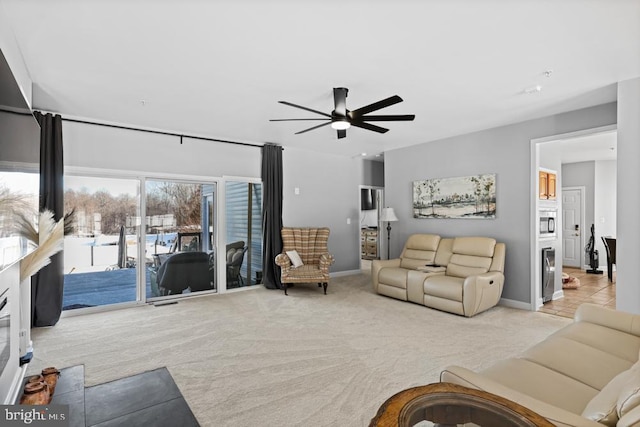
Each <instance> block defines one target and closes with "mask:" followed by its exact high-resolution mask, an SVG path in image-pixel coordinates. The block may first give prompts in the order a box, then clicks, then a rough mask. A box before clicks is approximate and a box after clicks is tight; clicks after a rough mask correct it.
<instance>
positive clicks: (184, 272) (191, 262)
mask: <svg viewBox="0 0 640 427" xmlns="http://www.w3.org/2000/svg"><path fill="white" fill-rule="evenodd" d="M157 281H158V290H159V293H160V295H163V296H164V295H175V294H181V293H182V292H184V290H185V289H187V288H189V289H190V290H191V292H197V291H205V290H211V289H213V286H212V281H211V277H210V275H209V255H208V254H207V253H206V252H181V253H177V254H175V255H172V256H171V257H170V258H169V259H167V260H166V261H165V262H164V263H163V264H162V265H161V266H160V268H159V269H158V273H157Z"/></svg>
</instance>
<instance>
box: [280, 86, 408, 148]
mask: <svg viewBox="0 0 640 427" xmlns="http://www.w3.org/2000/svg"><path fill="white" fill-rule="evenodd" d="M347 93H349V89H347V88H344V87H336V88H333V101H334V105H335V108H334V110H333V111H332V112H331V114H327V113H323V112H322V111H318V110H314V109H312V108H307V107H303V106H302V105H296V104H292V103H291V102H287V101H278V102H279V103H280V104H284V105H288V106H290V107H295V108H300V109H302V110H306V111H310V112H312V113H316V114H320V115H321V116H324V117H325V118H312V119H271V120H269V121H271V122H287V121H298V120H323V121H325V122H326V123H322V124H319V125H317V126H313V127H310V128H308V129H305V130H301V131H300V132H296V135H299V134H301V133H305V132H309V131H311V130H314V129H318V128H321V127H322V126H326V125H329V124H330V125H331V127H332V128H334V129H335V130H336V131H337V132H338V139H340V138H344V137H346V136H347V129H349V127H350V126H355V127H359V128H362V129H367V130H370V131H373V132H378V133H386V132H388V131H389V129H386V128H383V127H380V126H376V125H373V124H371V123H369V122H392V121H411V120H413V119H414V118H415V117H416V116H415V115H413V114H402V115H399V114H394V115H368V114H369V113H372V112H374V111H377V110H380V109H382V108H385V107H389V106H391V105H394V104H397V103H399V102H402V98H400V97H399V96H398V95H393V96H390V97H389V98H386V99H383V100H381V101H378V102H374V103H373V104H369V105H366V106H364V107H361V108H358V109H357V110H352V111H349V110H347V102H346V101H347Z"/></svg>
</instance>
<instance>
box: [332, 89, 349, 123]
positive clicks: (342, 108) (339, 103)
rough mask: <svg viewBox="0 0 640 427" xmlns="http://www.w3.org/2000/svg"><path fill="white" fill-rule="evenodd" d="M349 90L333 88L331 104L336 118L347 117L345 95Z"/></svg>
mask: <svg viewBox="0 0 640 427" xmlns="http://www.w3.org/2000/svg"><path fill="white" fill-rule="evenodd" d="M348 93H349V89H347V88H344V87H334V88H333V102H334V104H335V109H334V111H335V113H336V115H337V116H341V117H346V115H347V94H348Z"/></svg>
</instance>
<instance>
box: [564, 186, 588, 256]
mask: <svg viewBox="0 0 640 427" xmlns="http://www.w3.org/2000/svg"><path fill="white" fill-rule="evenodd" d="M583 229H584V224H582V191H581V190H580V189H564V188H563V189H562V265H564V266H567V267H576V268H582V230H583Z"/></svg>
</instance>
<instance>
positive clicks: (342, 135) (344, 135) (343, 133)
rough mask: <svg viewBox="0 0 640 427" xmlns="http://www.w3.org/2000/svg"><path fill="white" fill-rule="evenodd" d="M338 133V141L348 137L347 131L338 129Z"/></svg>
mask: <svg viewBox="0 0 640 427" xmlns="http://www.w3.org/2000/svg"><path fill="white" fill-rule="evenodd" d="M336 132H338V139H340V138H345V137H346V136H347V130H346V129H338V130H337V131H336Z"/></svg>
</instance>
